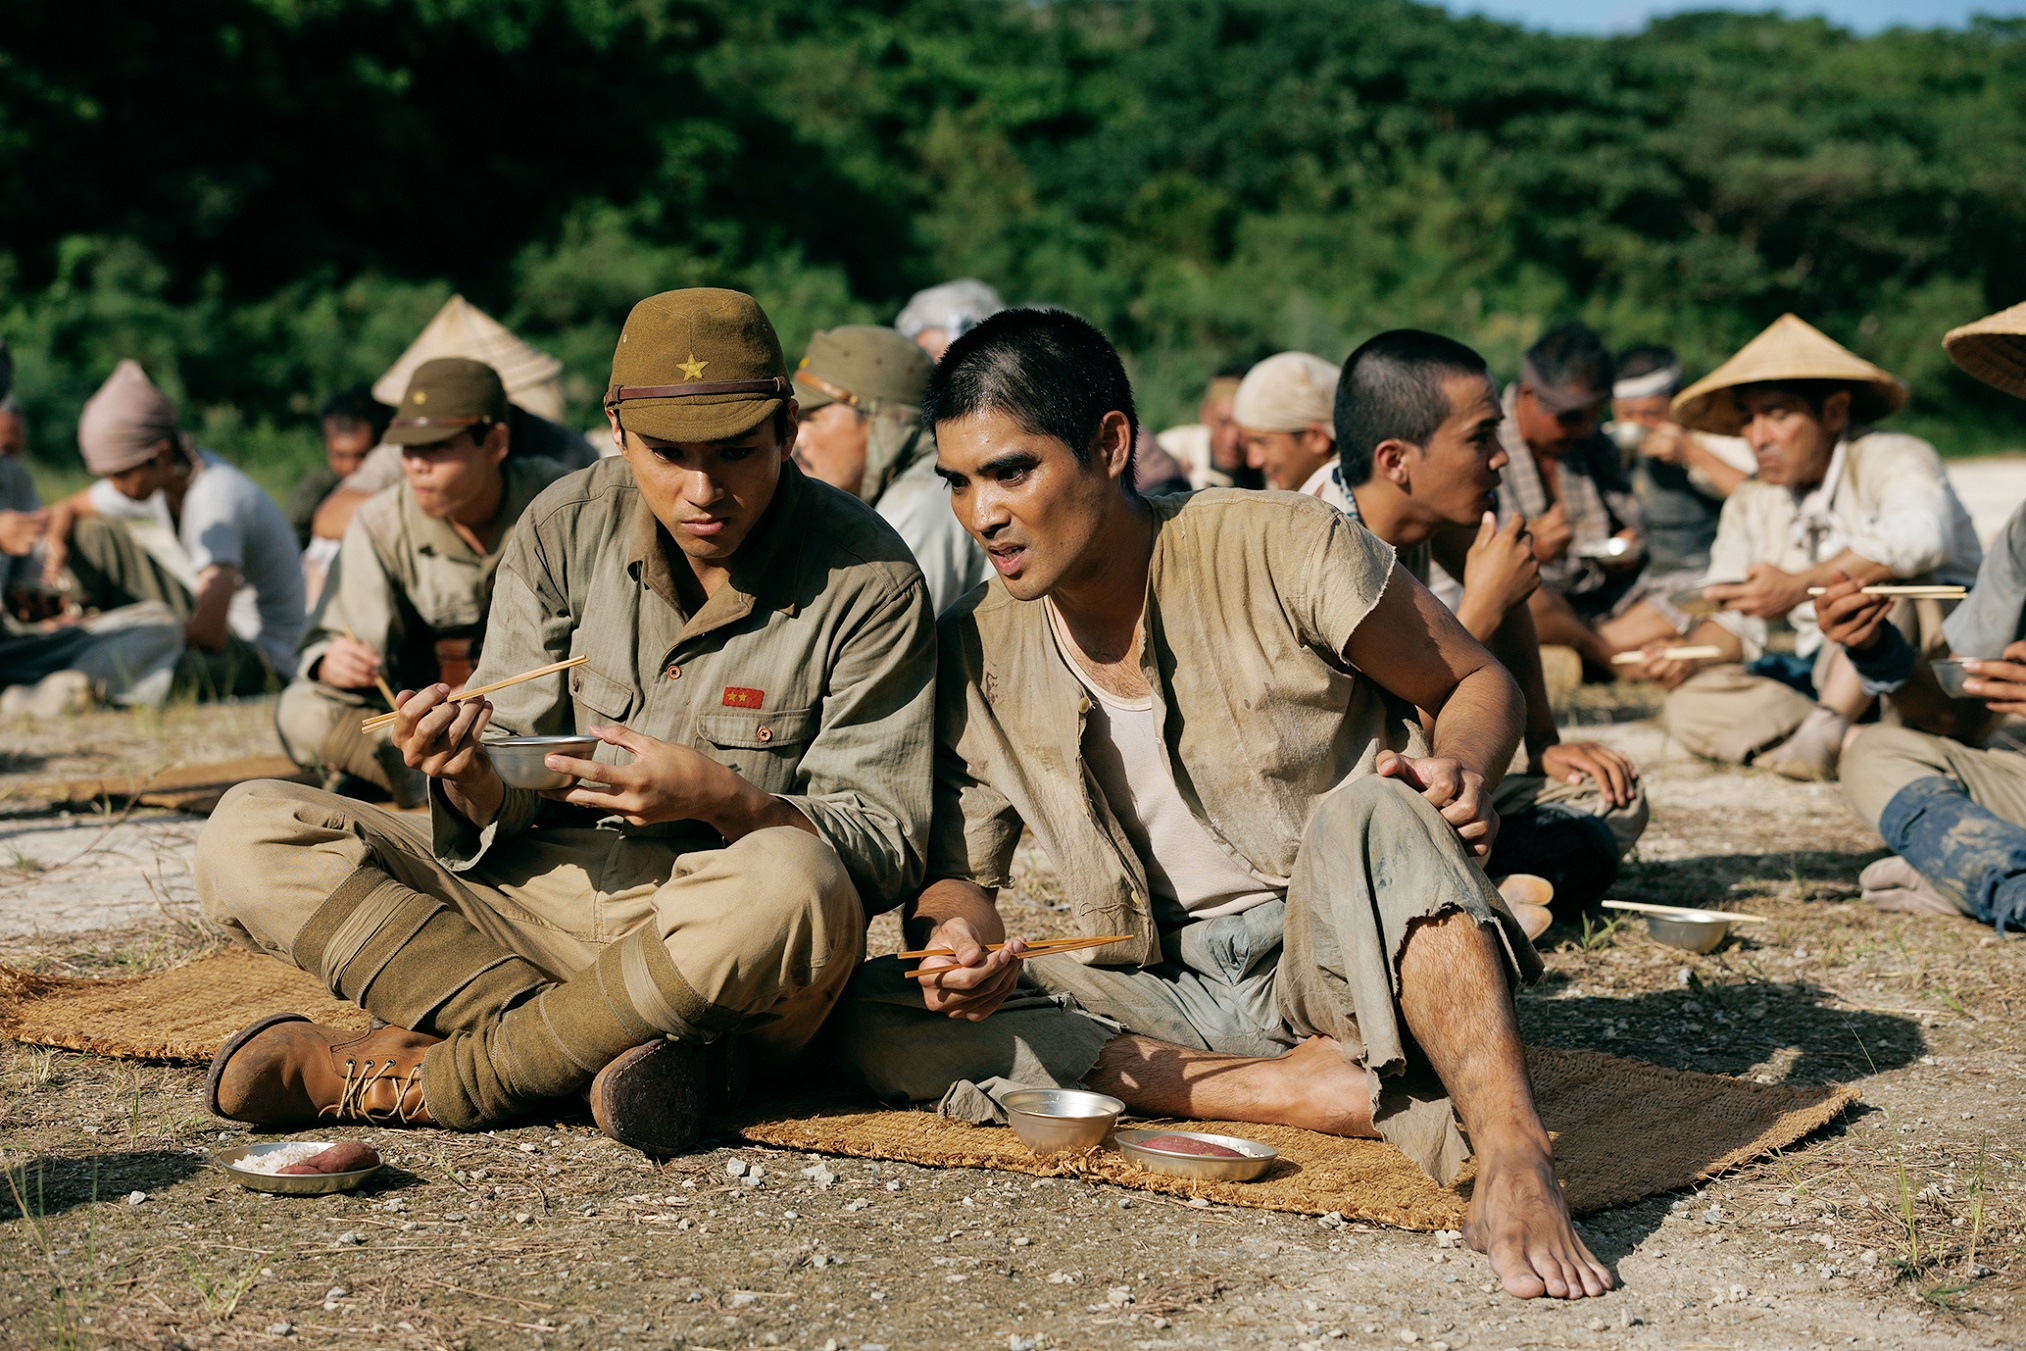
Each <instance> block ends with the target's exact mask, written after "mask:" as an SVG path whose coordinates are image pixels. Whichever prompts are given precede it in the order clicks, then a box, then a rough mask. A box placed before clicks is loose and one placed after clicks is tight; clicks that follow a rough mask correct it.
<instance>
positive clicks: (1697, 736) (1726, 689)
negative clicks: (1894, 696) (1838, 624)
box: [1663, 600, 1955, 765]
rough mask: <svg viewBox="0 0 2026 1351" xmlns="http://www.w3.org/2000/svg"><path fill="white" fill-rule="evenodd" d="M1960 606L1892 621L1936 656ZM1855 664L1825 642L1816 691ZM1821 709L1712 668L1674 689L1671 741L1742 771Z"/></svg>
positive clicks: (1916, 605) (1759, 679) (1926, 604)
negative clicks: (1836, 670) (1837, 670)
mask: <svg viewBox="0 0 2026 1351" xmlns="http://www.w3.org/2000/svg"><path fill="white" fill-rule="evenodd" d="M1954 608H1955V605H1954V602H1949V603H1947V604H1943V603H1942V602H1939V601H1933V600H1918V601H1905V600H1902V601H1900V602H1899V603H1898V604H1896V605H1894V606H1893V607H1892V609H1891V610H1890V611H1889V612H1888V613H1887V619H1888V620H1889V622H1890V623H1891V624H1892V625H1893V627H1895V628H1897V629H1898V630H1899V631H1900V633H1901V634H1902V635H1904V636H1905V638H1906V641H1907V642H1909V643H1911V644H1912V645H1913V648H1914V650H1915V651H1916V652H1920V653H1923V654H1925V655H1930V656H1932V655H1934V654H1936V653H1939V652H1942V651H1945V650H1946V649H1947V647H1948V638H1947V636H1946V635H1945V634H1944V633H1943V632H1942V621H1943V620H1944V619H1945V618H1947V616H1948V612H1949V611H1950V610H1952V609H1954ZM1848 663H1849V658H1847V657H1845V656H1844V655H1843V649H1842V648H1840V647H1838V646H1837V645H1836V644H1834V643H1830V642H1825V643H1823V645H1822V650H1821V652H1820V653H1818V654H1817V656H1816V658H1815V671H1814V679H1815V688H1816V690H1817V691H1818V692H1819V691H1821V690H1823V689H1825V688H1826V687H1827V685H1828V682H1829V676H1830V671H1831V669H1832V668H1833V667H1834V666H1836V665H1838V664H1841V665H1844V666H1845V667H1847V666H1848ZM1815 705H1816V700H1814V699H1810V698H1809V697H1808V696H1807V695H1805V694H1803V693H1801V692H1800V691H1799V690H1797V689H1795V688H1794V687H1793V686H1791V685H1784V684H1781V683H1780V682H1779V681H1777V680H1774V679H1772V678H1771V677H1770V676H1760V675H1753V674H1752V673H1751V672H1749V671H1747V670H1746V669H1745V668H1744V667H1743V666H1738V665H1729V666H1712V667H1709V668H1708V669H1707V670H1702V671H1698V672H1696V673H1695V674H1694V675H1692V676H1690V677H1689V678H1688V679H1687V680H1685V681H1683V682H1682V683H1681V684H1680V685H1678V686H1676V687H1675V688H1674V690H1673V692H1671V693H1670V694H1669V695H1668V696H1667V706H1666V710H1665V713H1664V715H1663V718H1664V721H1665V723H1666V726H1667V732H1668V735H1669V736H1672V737H1673V738H1674V739H1675V740H1676V741H1679V742H1680V743H1681V744H1682V745H1683V746H1684V747H1685V748H1687V749H1688V750H1689V751H1690V752H1691V753H1693V754H1695V755H1700V756H1703V757H1705V758H1707V759H1711V760H1722V761H1725V762H1727V763H1729V764H1733V765H1742V764H1749V763H1750V762H1751V761H1752V760H1753V759H1754V758H1755V757H1756V756H1757V755H1759V753H1760V752H1762V751H1766V750H1770V749H1771V748H1772V747H1774V746H1777V745H1778V744H1779V743H1781V742H1782V741H1785V740H1786V739H1787V738H1788V737H1790V736H1792V735H1794V733H1795V731H1796V730H1798V729H1799V728H1800V726H1801V723H1802V722H1803V721H1804V720H1805V719H1806V718H1807V716H1808V715H1809V714H1810V713H1812V712H1813V711H1814V710H1815ZM1879 720H1880V721H1881V722H1885V723H1896V722H1897V721H1898V720H1899V718H1898V714H1897V713H1895V712H1894V711H1893V709H1892V707H1891V704H1890V702H1888V703H1887V704H1886V705H1885V706H1883V707H1882V708H1880V710H1879Z"/></svg>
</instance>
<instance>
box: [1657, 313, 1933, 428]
mask: <svg viewBox="0 0 2026 1351" xmlns="http://www.w3.org/2000/svg"><path fill="white" fill-rule="evenodd" d="M1789 380H1836V381H1840V382H1842V383H1844V384H1846V385H1849V386H1850V389H1851V399H1850V420H1851V422H1852V424H1854V425H1857V426H1864V425H1866V424H1869V423H1872V422H1876V421H1878V419H1880V418H1882V417H1884V416H1886V415H1887V414H1888V413H1891V412H1893V411H1894V410H1896V409H1898V408H1899V407H1900V406H1901V405H1902V404H1904V403H1905V402H1906V386H1905V385H1903V384H1901V383H1900V381H1899V377H1897V376H1895V375H1893V374H1891V373H1890V372H1888V371H1883V370H1880V369H1879V368H1878V367H1876V366H1874V365H1872V364H1871V363H1870V362H1869V361H1866V360H1865V359H1864V358H1863V357H1861V356H1859V355H1857V353H1855V352H1853V351H1851V350H1850V349H1849V348H1847V347H1845V346H1844V345H1843V344H1842V343H1839V342H1837V341H1836V340H1835V339H1833V338H1831V337H1830V336H1829V335H1828V334H1826V333H1824V332H1822V330H1820V329H1818V328H1816V327H1815V326H1814V325H1813V324H1810V323H1808V322H1807V321H1805V320H1803V319H1801V318H1799V317H1798V316H1796V315H1792V314H1783V315H1781V316H1780V317H1779V318H1778V319H1775V320H1774V321H1773V323H1772V325H1771V326H1770V327H1768V328H1767V329H1766V331H1765V332H1764V333H1761V334H1760V335H1759V336H1758V337H1756V338H1753V339H1752V340H1751V341H1750V342H1748V343H1746V344H1745V345H1744V346H1743V347H1741V348H1739V349H1738V352H1737V355H1736V356H1734V357H1732V358H1731V359H1730V360H1729V361H1726V362H1725V363H1724V364H1723V365H1721V366H1719V367H1717V368H1716V369H1715V370H1713V371H1711V372H1710V373H1709V374H1708V375H1705V376H1704V377H1703V378H1702V379H1700V380H1698V381H1696V382H1695V383H1694V384H1692V385H1690V386H1689V387H1688V388H1687V389H1684V390H1683V391H1681V393H1679V394H1677V395H1675V396H1674V420H1675V421H1676V422H1679V423H1681V425H1682V426H1684V427H1690V428H1693V429H1694V430H1696V431H1699V432H1713V433H1715V434H1716V435H1718V436H1736V435H1737V434H1738V433H1739V432H1740V431H1742V430H1743V429H1744V419H1743V418H1742V417H1741V416H1740V415H1739V413H1738V407H1737V401H1736V400H1735V399H1733V398H1732V397H1731V395H1730V392H1729V391H1731V390H1733V389H1736V388H1737V387H1738V386H1740V385H1762V384H1768V383H1779V382H1784V381H1789Z"/></svg>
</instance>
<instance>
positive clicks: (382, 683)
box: [345, 624, 397, 709]
mask: <svg viewBox="0 0 2026 1351" xmlns="http://www.w3.org/2000/svg"><path fill="white" fill-rule="evenodd" d="M345 637H347V638H349V639H351V640H352V641H353V642H355V643H356V642H358V641H359V635H358V634H356V633H353V632H352V626H351V625H350V624H347V625H345ZM373 683H374V684H375V685H378V686H379V687H380V697H381V698H382V699H385V700H386V701H387V707H388V708H390V709H391V708H394V707H397V705H396V703H395V700H394V687H393V686H392V685H389V684H388V683H387V677H385V676H383V675H376V676H374V677H373Z"/></svg>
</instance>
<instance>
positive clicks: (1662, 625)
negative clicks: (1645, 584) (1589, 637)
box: [1597, 600, 1681, 652]
mask: <svg viewBox="0 0 2026 1351" xmlns="http://www.w3.org/2000/svg"><path fill="white" fill-rule="evenodd" d="M1597 636H1598V637H1600V638H1602V639H1603V640H1604V641H1605V642H1606V643H1608V644H1609V645H1610V647H1611V650H1612V651H1613V652H1637V651H1638V650H1639V649H1640V648H1642V647H1645V646H1646V645H1647V644H1648V643H1664V642H1667V641H1669V640H1671V639H1674V638H1678V637H1680V636H1681V635H1680V632H1679V631H1678V630H1677V629H1676V628H1675V627H1674V621H1673V620H1671V619H1669V618H1668V617H1667V616H1666V615H1664V614H1662V613H1660V611H1658V610H1656V609H1654V608H1653V607H1652V606H1651V605H1649V604H1647V603H1646V602H1645V601H1643V600H1642V601H1640V602H1639V603H1638V604H1637V605H1635V606H1633V607H1632V608H1631V609H1629V610H1627V611H1626V612H1625V613H1624V614H1622V615H1619V616H1618V617H1617V618H1616V619H1607V620H1605V621H1604V622H1603V623H1602V624H1599V625H1598V626H1597Z"/></svg>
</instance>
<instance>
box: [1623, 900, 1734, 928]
mask: <svg viewBox="0 0 2026 1351" xmlns="http://www.w3.org/2000/svg"><path fill="white" fill-rule="evenodd" d="M1603 906H1604V908H1605V909H1606V910H1636V911H1638V912H1639V913H1640V914H1642V915H1672V916H1673V917H1674V918H1676V919H1687V918H1688V915H1687V914H1685V913H1684V912H1685V911H1689V910H1700V911H1702V912H1703V913H1704V914H1706V915H1722V916H1723V917H1724V918H1725V919H1733V920H1736V921H1738V923H1740V924H1769V923H1771V922H1772V921H1770V920H1768V919H1767V918H1766V917H1765V916H1764V915H1746V914H1742V913H1740V912H1738V911H1736V910H1711V909H1709V908H1708V907H1706V906H1681V905H1642V904H1641V903H1640V902H1638V901H1605V902H1603Z"/></svg>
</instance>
